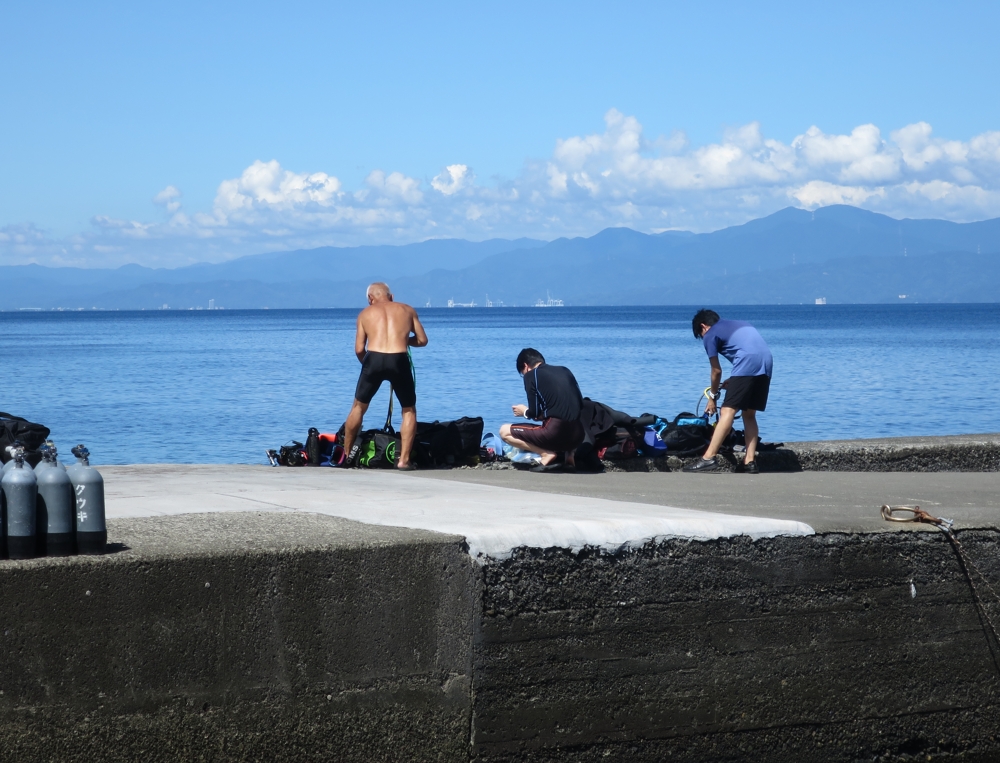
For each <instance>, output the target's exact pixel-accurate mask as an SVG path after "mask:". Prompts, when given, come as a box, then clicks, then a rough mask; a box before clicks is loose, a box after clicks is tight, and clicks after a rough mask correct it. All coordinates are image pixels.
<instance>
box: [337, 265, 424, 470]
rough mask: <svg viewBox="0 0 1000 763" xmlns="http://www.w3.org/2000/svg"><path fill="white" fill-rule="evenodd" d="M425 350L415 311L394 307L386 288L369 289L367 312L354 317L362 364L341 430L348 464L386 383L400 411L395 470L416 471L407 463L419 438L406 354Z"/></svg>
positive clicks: (356, 348)
mask: <svg viewBox="0 0 1000 763" xmlns="http://www.w3.org/2000/svg"><path fill="white" fill-rule="evenodd" d="M426 344H427V334H425V333H424V327H423V326H421V325H420V319H419V318H418V317H417V311H416V310H414V309H413V308H412V307H410V306H409V305H404V304H403V303H402V302H393V301H392V292H391V291H389V287H388V286H387V285H386V284H384V283H373V284H372V285H371V286H369V287H368V307H366V308H365V309H364V310H362V311H361V313H360V314H359V315H358V333H357V337H356V338H355V340H354V354H355V355H357V356H358V360H360V361H361V377H360V378H359V379H358V388H357V390H356V391H355V392H354V405H353V406H352V407H351V413H350V415H349V416H348V417H347V424H346V425H345V426H344V453H346V454H347V460H348V461H350V456H351V449H352V448H353V447H354V441H355V440H356V439H357V436H358V432H360V431H361V424H362V421H363V419H364V416H365V411H367V410H368V405H369V404H370V403H371V401H372V398H373V397H375V393H376V392H378V389H379V387H381V386H382V382H384V381H388V382H389V383H390V384H391V385H392V389H393V390H394V391H395V393H396V399H397V400H399V405H400V406H401V407H402V409H403V427H402V430H403V431H402V432H401V433H400V439H401V440H402V442H401V448H400V454H399V460H398V461H397V462H396V468H397V469H399V470H401V471H411V470H412V469H413V468H414V466H413V464H411V463H410V451H412V450H413V440H414V437H415V436H416V433H417V390H416V387H415V385H414V383H413V371H412V369H411V368H410V356H409V352H408V351H407V348H408V347H423V346H425V345H426Z"/></svg>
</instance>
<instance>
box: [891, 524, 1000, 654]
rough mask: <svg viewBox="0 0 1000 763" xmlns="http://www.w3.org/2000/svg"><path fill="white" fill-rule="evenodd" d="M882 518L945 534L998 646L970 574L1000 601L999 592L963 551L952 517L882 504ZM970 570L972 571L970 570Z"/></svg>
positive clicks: (998, 637) (997, 637) (998, 639)
mask: <svg viewBox="0 0 1000 763" xmlns="http://www.w3.org/2000/svg"><path fill="white" fill-rule="evenodd" d="M882 518H883V519H884V520H886V521H887V522H919V523H922V524H928V525H933V526H934V527H936V528H937V529H938V530H940V531H941V532H943V533H944V534H945V537H946V538H947V539H948V540H949V541H950V542H951V546H952V548H953V549H955V554H956V556H958V561H959V564H960V566H961V567H962V572H963V573H964V574H965V579H966V580H968V581H969V588H971V589H972V599H973V601H974V602H975V605H976V610H977V611H978V613H979V615H980V618H981V620H982V621H983V624H984V625H988V626H989V629H990V631H991V632H992V633H993V638H994V639H995V641H996V643H997V645H998V646H1000V633H998V632H997V626H996V623H994V622H993V618H992V617H990V613H989V610H987V609H986V602H985V601H983V597H982V594H980V592H979V588H978V586H977V585H976V580H975V578H973V576H972V572H975V573H976V575H977V576H978V578H979V580H980V583H981V584H982V586H983V587H984V588H985V589H986V590H987V591H989V593H990V595H991V596H992V597H993V599H994V600H995V601H996V602H998V603H1000V594H997V592H996V590H995V589H994V588H993V586H992V585H990V581H989V579H988V578H987V577H986V575H984V574H983V571H982V570H980V569H979V567H978V566H977V565H976V563H975V562H973V561H972V560H971V559H970V558H969V556H968V554H966V552H965V548H964V547H963V546H962V543H961V542H960V541H959V540H958V537H957V536H956V535H955V532H954V530H952V529H951V528H952V525H954V524H955V522H954V520H952V519H945V518H944V517H935V516H934V515H932V514H929V513H928V512H926V511H924V510H923V509H921V508H920V507H919V506H889V505H883V506H882ZM970 570H971V571H972V572H970Z"/></svg>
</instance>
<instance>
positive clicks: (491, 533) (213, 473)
mask: <svg viewBox="0 0 1000 763" xmlns="http://www.w3.org/2000/svg"><path fill="white" fill-rule="evenodd" d="M105 471H106V473H107V474H106V479H107V488H106V495H107V504H108V515H109V516H115V517H126V516H158V515H166V514H181V513H190V512H222V513H225V512H232V511H248V510H267V511H275V512H296V511H308V512H314V513H317V514H327V515H330V516H340V517H343V518H345V519H355V520H359V521H362V522H367V523H370V524H381V525H397V526H405V527H412V528H415V529H423V530H432V531H435V532H443V533H451V534H456V535H462V536H463V537H464V538H465V539H466V542H467V544H468V546H469V553H470V554H471V555H472V556H478V555H479V554H488V555H493V556H499V555H503V554H505V553H507V552H509V551H510V550H511V549H513V548H517V547H519V546H532V547H534V546H540V547H542V548H548V547H549V546H558V547H560V548H581V547H583V546H590V545H592V546H599V547H611V548H618V547H620V546H621V545H623V544H627V543H630V542H631V541H634V540H635V539H639V540H640V541H642V540H645V539H646V538H652V537H658V536H679V537H685V538H705V539H707V538H718V537H727V536H730V535H749V536H751V537H763V536H765V535H778V534H784V535H789V534H807V533H811V532H812V529H811V528H810V527H808V526H807V525H804V524H802V523H801V522H797V521H794V520H772V519H769V518H767V517H766V516H757V517H753V516H751V515H746V514H735V515H724V514H720V513H718V512H706V511H692V510H691V509H687V508H682V507H676V506H664V505H662V504H660V505H658V506H651V505H649V504H648V503H630V502H628V501H623V500H620V497H619V500H615V501H611V500H607V499H603V498H592V497H570V496H559V495H551V494H550V495H539V494H538V493H536V492H533V491H529V490H512V489H510V488H507V487H503V486H479V485H471V484H463V483H459V482H441V481H436V482H430V481H428V480H421V479H413V478H412V475H410V474H405V473H396V472H395V471H394V470H387V471H381V470H368V469H352V470H343V469H272V468H271V467H266V466H207V465H181V464H175V465H163V464H160V465H148V466H134V467H109V468H107V469H106V470H105Z"/></svg>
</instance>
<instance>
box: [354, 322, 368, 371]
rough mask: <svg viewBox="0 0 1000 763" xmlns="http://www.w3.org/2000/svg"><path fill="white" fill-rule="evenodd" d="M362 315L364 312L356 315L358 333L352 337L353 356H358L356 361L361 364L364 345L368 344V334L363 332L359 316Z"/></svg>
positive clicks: (363, 358)
mask: <svg viewBox="0 0 1000 763" xmlns="http://www.w3.org/2000/svg"><path fill="white" fill-rule="evenodd" d="M364 314H365V312H364V310H362V311H361V312H360V313H358V333H357V334H356V335H355V337H354V354H355V355H357V356H358V360H359V361H361V362H362V363H363V362H364V360H365V352H366V350H365V345H366V344H367V343H368V334H367V332H366V331H365V324H364V323H363V322H362V320H361V316H362V315H364Z"/></svg>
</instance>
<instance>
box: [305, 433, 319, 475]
mask: <svg viewBox="0 0 1000 763" xmlns="http://www.w3.org/2000/svg"><path fill="white" fill-rule="evenodd" d="M319 456H320V445H319V430H318V429H317V428H316V427H309V436H308V437H307V438H306V466H319Z"/></svg>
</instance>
